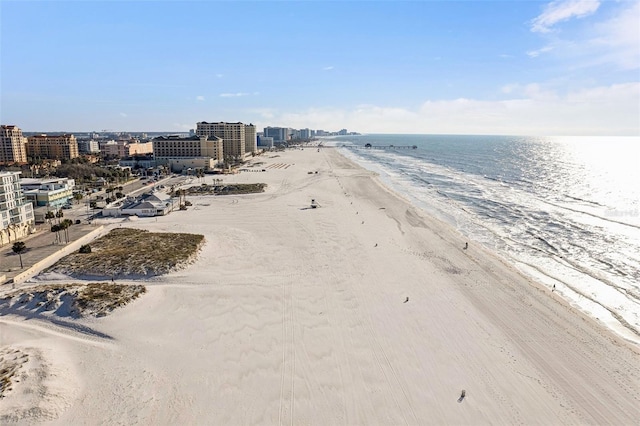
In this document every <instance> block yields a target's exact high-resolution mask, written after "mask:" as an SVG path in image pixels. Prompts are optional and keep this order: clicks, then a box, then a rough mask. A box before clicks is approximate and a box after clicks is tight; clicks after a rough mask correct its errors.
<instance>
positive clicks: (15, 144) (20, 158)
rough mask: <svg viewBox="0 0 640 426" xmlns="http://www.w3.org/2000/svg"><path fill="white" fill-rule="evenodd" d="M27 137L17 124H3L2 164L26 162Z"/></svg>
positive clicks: (0, 144)
mask: <svg viewBox="0 0 640 426" xmlns="http://www.w3.org/2000/svg"><path fill="white" fill-rule="evenodd" d="M26 145H27V138H25V137H24V136H23V135H22V130H20V128H19V127H17V126H9V125H6V124H3V125H2V128H1V129H0V164H26V163H27V148H26Z"/></svg>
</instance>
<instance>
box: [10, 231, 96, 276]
mask: <svg viewBox="0 0 640 426" xmlns="http://www.w3.org/2000/svg"><path fill="white" fill-rule="evenodd" d="M97 227H98V225H88V224H79V225H71V226H70V227H69V240H70V241H75V240H77V239H79V238H81V237H83V236H85V235H87V234H88V233H89V232H91V231H93V230H94V229H96V228H97ZM38 229H39V231H38V232H36V233H35V234H31V235H30V236H28V237H26V238H20V239H18V241H22V242H24V243H25V244H26V246H27V251H25V252H24V253H22V264H23V268H20V257H19V256H18V255H17V254H15V253H14V252H13V250H12V247H13V243H14V241H12V242H11V243H8V244H6V245H4V246H2V247H0V277H1V276H2V275H5V280H4V282H0V285H2V284H5V283H7V282H9V281H11V280H12V279H13V277H15V276H16V275H18V274H19V273H21V272H22V271H24V270H26V269H27V268H29V267H31V266H32V265H34V264H35V263H36V262H39V261H41V260H42V259H44V258H46V257H47V256H50V255H52V254H53V253H55V252H57V251H58V250H60V249H61V248H62V247H64V246H65V245H66V244H57V245H54V244H53V242H54V240H55V234H54V233H53V232H51V231H50V225H48V224H40V225H38ZM60 235H62V232H60Z"/></svg>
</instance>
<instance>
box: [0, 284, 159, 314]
mask: <svg viewBox="0 0 640 426" xmlns="http://www.w3.org/2000/svg"><path fill="white" fill-rule="evenodd" d="M146 291H147V289H146V287H145V286H143V285H140V284H135V285H126V284H116V283H112V282H111V283H110V282H94V283H87V284H79V283H62V284H43V285H37V286H34V287H29V288H22V289H19V290H15V291H13V292H11V293H9V294H7V295H5V296H4V297H2V298H0V310H2V309H3V308H5V307H6V308H9V309H19V310H22V311H29V312H32V313H36V314H47V313H53V314H54V315H57V316H60V317H72V318H80V317H87V316H93V317H102V316H105V315H107V314H108V313H110V312H112V311H113V310H114V309H116V308H118V307H121V306H124V305H126V304H127V303H129V302H130V301H132V300H134V299H136V298H137V297H138V296H140V295H142V294H144V293H145V292H146Z"/></svg>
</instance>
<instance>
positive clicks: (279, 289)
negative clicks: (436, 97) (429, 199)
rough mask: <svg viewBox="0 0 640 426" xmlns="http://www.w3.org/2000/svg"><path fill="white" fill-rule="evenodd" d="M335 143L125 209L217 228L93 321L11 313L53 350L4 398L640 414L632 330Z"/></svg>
mask: <svg viewBox="0 0 640 426" xmlns="http://www.w3.org/2000/svg"><path fill="white" fill-rule="evenodd" d="M338 151H339V150H336V149H330V150H329V149H327V150H320V151H318V150H316V149H312V148H307V149H304V150H287V151H285V152H281V153H275V154H274V153H267V154H264V155H262V156H259V157H256V158H255V159H254V160H253V161H254V162H256V163H257V162H260V164H259V165H257V167H256V168H259V169H260V170H261V169H264V170H265V172H258V173H248V172H243V173H240V174H237V175H233V176H224V177H223V178H224V180H225V182H229V183H230V182H240V183H258V182H264V183H267V184H268V188H267V191H266V192H264V193H260V194H248V195H233V196H203V197H196V196H188V200H189V201H191V203H192V204H193V205H192V206H191V207H190V208H189V209H188V210H187V211H177V212H174V213H172V214H170V215H168V216H165V217H159V218H157V222H156V219H155V218H153V219H148V220H147V219H140V220H138V221H135V222H131V223H127V225H126V226H132V227H137V228H142V229H148V230H150V231H162V232H167V231H168V232H191V233H200V234H204V235H205V237H206V243H205V246H204V247H203V250H202V252H201V253H200V255H199V257H198V259H197V261H196V262H195V263H194V264H192V265H191V266H190V267H188V268H187V269H184V270H181V271H177V272H174V273H171V274H168V275H166V276H162V277H157V278H155V279H152V280H148V281H147V282H145V285H147V289H148V292H147V294H146V295H144V296H143V297H141V298H139V299H137V300H136V301H134V302H133V303H131V304H130V305H128V306H127V307H125V308H122V309H119V310H117V311H115V312H113V313H112V314H111V315H109V316H107V317H104V318H100V319H85V320H80V321H79V322H80V323H81V324H82V325H83V326H84V328H85V331H86V330H87V329H89V330H95V331H96V333H95V334H91V333H86V332H85V333H82V334H81V333H78V332H75V331H74V330H71V329H65V328H64V327H60V326H56V327H53V326H50V325H45V324H44V323H43V322H42V321H31V320H29V321H26V320H24V319H22V318H19V317H16V316H13V315H5V316H2V317H0V336H2V345H3V346H5V347H18V348H22V349H24V350H25V351H31V353H33V354H34V359H39V360H40V363H39V364H38V365H37V367H38V368H40V370H38V371H40V372H41V373H42V374H40V375H39V376H38V377H40V379H39V380H40V381H41V382H40V386H41V389H44V390H43V395H44V397H43V398H41V399H40V400H34V399H33V398H32V397H29V396H28V395H27V394H23V393H20V392H21V391H20V389H21V387H20V386H16V391H15V392H13V393H12V394H10V395H9V396H8V397H7V398H4V399H3V400H0V413H7V412H8V411H7V410H12V412H13V413H20V412H21V411H20V410H23V411H25V412H26V410H29V409H30V410H31V411H30V413H31V415H32V417H31V418H30V419H31V420H48V421H51V422H53V423H54V424H85V423H109V424H117V423H126V424H132V423H145V424H234V425H236V424H274V425H278V424H288V425H297V424H317V425H332V424H346V425H355V424H388V425H397V424H410V425H418V424H496V423H497V424H576V423H577V424H625V425H626V424H637V420H638V418H640V393H639V392H638V390H640V356H639V354H638V348H637V347H636V346H634V345H633V344H631V343H629V342H626V341H623V340H621V339H620V338H619V337H617V336H615V335H613V334H612V333H611V332H610V331H609V330H607V329H605V328H604V327H603V326H602V325H601V324H599V323H598V322H597V321H595V320H592V319H589V318H587V317H586V316H584V315H583V314H581V313H580V312H578V311H576V310H575V309H573V308H572V307H570V306H568V305H567V304H565V303H564V302H563V301H562V300H561V299H560V296H559V295H558V294H557V293H552V292H551V291H549V289H547V288H545V287H543V286H540V285H538V284H536V283H535V282H532V281H530V280H529V279H527V278H525V277H523V276H522V275H521V274H520V273H519V272H518V271H517V270H515V269H514V268H512V267H511V266H510V265H508V264H506V263H505V262H503V261H502V260H501V259H500V258H498V257H496V256H494V255H493V254H492V253H490V252H488V251H486V250H484V249H483V248H482V247H481V246H480V245H479V244H475V243H474V242H473V241H469V243H470V244H469V248H468V249H466V250H465V249H463V247H464V245H465V242H467V240H466V239H465V238H464V237H463V236H461V235H459V233H458V232H457V231H455V230H454V229H452V228H451V227H449V226H447V225H445V224H443V223H441V222H438V221H436V220H434V219H432V218H430V217H428V216H426V215H425V214H424V213H423V212H421V211H418V210H416V209H415V208H413V207H412V206H411V205H410V204H408V203H407V202H405V201H404V200H402V199H401V198H399V197H398V196H397V195H396V194H394V193H392V192H390V191H388V190H387V189H385V188H384V187H382V186H381V185H380V184H379V182H378V181H377V179H376V177H375V175H374V174H373V173H371V172H369V171H366V170H364V169H362V168H360V167H359V166H357V165H355V164H353V163H352V162H350V161H348V160H347V159H346V158H344V157H343V156H341V155H340V153H339V152H338ZM209 179H210V177H209ZM195 184H199V183H197V182H195ZM312 199H313V200H315V201H316V203H317V204H318V207H317V208H311V200H312ZM105 336H106V337H105ZM35 355H37V357H36V356H35ZM42 377H44V378H42ZM25 381H26V382H27V383H35V382H34V381H36V378H35V376H34V377H32V378H31V379H30V378H29V377H28V373H27V377H26V378H25ZM34 386H35V385H34ZM463 391H464V393H463ZM34 413H36V414H34ZM1 415H2V414H0V416H1ZM16 416H17V414H16ZM0 418H1V417H0ZM5 420H7V419H5ZM8 420H12V419H8ZM14 420H15V419H14Z"/></svg>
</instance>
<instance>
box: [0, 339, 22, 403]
mask: <svg viewBox="0 0 640 426" xmlns="http://www.w3.org/2000/svg"><path fill="white" fill-rule="evenodd" d="M28 360H29V355H27V354H26V353H25V352H23V351H21V350H20V349H12V348H9V347H5V348H3V349H0V398H4V397H5V396H6V395H7V394H8V393H9V392H10V391H11V390H12V389H13V386H14V385H15V383H19V382H20V378H19V375H18V371H19V370H20V368H21V367H22V365H23V364H25V363H26V362H27V361H28Z"/></svg>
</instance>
